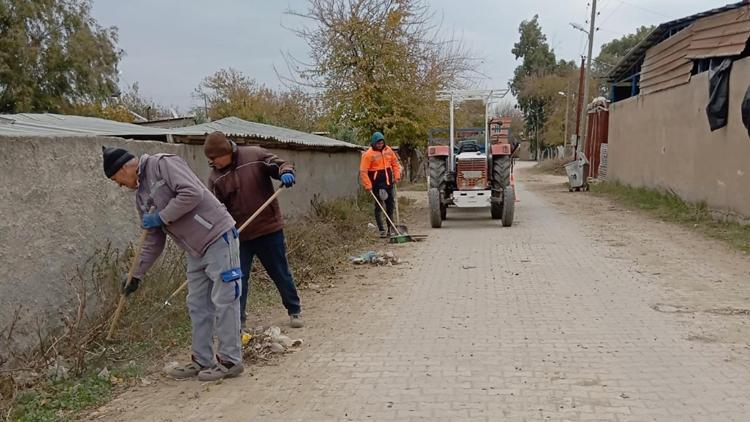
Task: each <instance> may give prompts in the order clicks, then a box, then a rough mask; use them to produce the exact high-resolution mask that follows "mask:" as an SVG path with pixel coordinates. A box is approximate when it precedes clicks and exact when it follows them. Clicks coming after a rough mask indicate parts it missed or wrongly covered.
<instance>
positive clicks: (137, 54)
mask: <svg viewBox="0 0 750 422" xmlns="http://www.w3.org/2000/svg"><path fill="white" fill-rule="evenodd" d="M728 3H730V2H728V1H721V0H625V1H623V0H599V1H598V6H597V8H598V10H599V11H600V14H599V17H598V18H597V26H598V27H599V28H600V29H599V31H598V32H597V33H596V39H595V43H594V45H595V50H594V51H595V53H594V55H595V56H596V52H597V51H598V49H599V47H600V46H601V44H602V43H605V42H607V41H610V40H612V39H613V38H619V37H620V36H622V35H624V34H627V33H630V32H632V31H633V30H634V29H635V28H636V27H638V26H640V25H654V24H659V23H661V22H665V21H669V20H672V19H676V18H680V17H684V16H687V15H691V14H693V13H697V12H701V11H704V10H708V9H712V8H715V7H719V6H723V5H725V4H728ZM93 4H94V7H93V14H94V17H95V18H96V19H97V20H98V21H99V23H100V24H101V25H103V26H116V27H117V28H118V29H119V46H120V48H122V49H123V50H125V57H124V58H123V59H122V62H121V64H120V70H121V72H122V73H121V76H120V80H121V84H122V85H126V84H131V83H133V82H138V83H139V85H140V89H141V92H142V93H143V94H144V95H146V96H148V97H151V98H153V99H155V100H156V101H157V102H160V103H164V104H167V105H175V106H178V107H179V108H180V109H181V110H182V111H187V110H188V109H190V108H191V106H193V105H195V104H196V103H197V102H196V100H195V98H193V97H192V93H193V91H194V89H195V88H196V87H197V86H198V84H199V83H200V81H201V79H203V78H204V77H206V76H208V75H210V74H212V73H214V72H215V71H216V70H218V69H220V68H227V67H233V68H236V69H238V70H240V71H242V72H244V73H245V74H247V75H249V76H252V77H253V78H255V79H256V80H257V81H259V82H262V83H265V84H266V85H268V86H270V87H273V88H279V87H281V83H280V81H279V79H278V77H277V76H276V74H275V72H274V65H276V67H277V68H279V69H284V66H285V65H284V58H283V54H282V52H286V51H288V52H291V53H292V54H294V55H296V56H298V57H305V55H306V53H307V49H306V46H305V44H304V43H303V42H302V41H301V40H299V39H298V38H296V36H295V35H294V34H293V33H292V32H290V31H289V30H288V29H286V28H285V27H284V26H286V27H299V26H300V25H301V22H300V21H299V20H298V19H295V18H293V17H291V16H288V15H285V14H284V11H285V10H287V9H289V8H292V9H297V10H304V9H305V8H306V5H307V1H305V0H190V1H180V0H148V1H147V0H128V1H122V0H94V2H93ZM428 4H429V5H430V7H431V8H432V10H433V11H434V12H435V15H436V20H437V21H438V23H441V25H442V26H441V27H442V30H443V31H444V32H445V33H446V34H451V33H452V34H454V35H455V36H457V37H458V38H461V39H463V41H464V43H465V44H466V45H467V47H469V48H470V49H471V50H472V51H473V52H474V53H475V55H476V56H477V57H478V58H481V59H482V60H483V61H484V63H483V64H482V66H483V67H482V71H483V73H485V74H486V75H488V76H489V78H490V79H488V80H486V81H483V82H482V87H483V88H503V87H505V86H506V85H507V81H508V79H509V78H510V77H511V76H512V75H513V69H514V68H515V67H516V66H517V65H518V63H517V62H516V61H515V60H514V58H513V55H512V54H511V52H510V51H511V48H512V47H513V43H515V42H516V41H517V39H518V32H517V30H518V25H519V23H521V21H523V20H524V19H529V18H531V17H533V16H534V14H538V15H539V21H540V23H541V25H542V30H543V31H544V33H545V34H547V39H548V41H549V43H550V45H551V46H552V47H553V48H554V50H555V53H556V54H557V57H558V59H559V58H564V59H568V60H573V59H575V60H580V56H581V55H582V54H585V47H586V42H585V41H586V39H585V35H584V34H583V33H581V32H579V31H577V30H575V29H573V28H571V26H570V22H575V23H579V24H582V25H585V22H586V20H587V19H588V15H589V14H590V10H589V9H588V7H587V0H428ZM586 27H587V28H588V25H586Z"/></svg>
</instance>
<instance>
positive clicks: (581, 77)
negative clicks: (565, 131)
mask: <svg viewBox="0 0 750 422" xmlns="http://www.w3.org/2000/svg"><path fill="white" fill-rule="evenodd" d="M585 65H586V58H585V57H581V72H580V75H579V77H578V96H576V143H575V148H574V151H573V158H576V157H577V155H576V152H577V151H578V145H580V144H581V109H582V108H583V80H584V79H585V78H586V75H585V72H584V69H585V67H584V66H585Z"/></svg>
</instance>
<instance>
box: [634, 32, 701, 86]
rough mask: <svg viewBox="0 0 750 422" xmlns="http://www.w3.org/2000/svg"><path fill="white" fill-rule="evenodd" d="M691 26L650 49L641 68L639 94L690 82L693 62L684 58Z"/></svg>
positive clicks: (688, 43) (690, 34) (689, 38)
mask: <svg viewBox="0 0 750 422" xmlns="http://www.w3.org/2000/svg"><path fill="white" fill-rule="evenodd" d="M692 34H693V26H692V25H691V26H689V27H687V28H685V29H683V30H682V31H680V32H679V33H677V35H675V36H673V37H671V38H668V39H667V40H665V41H663V42H661V43H659V44H657V45H655V46H654V47H651V48H650V49H648V51H646V57H645V59H643V66H642V67H641V81H640V86H641V92H642V93H643V94H650V93H652V92H657V91H661V90H664V89H668V88H672V87H675V86H678V85H682V84H686V83H688V82H690V72H691V71H692V70H693V62H691V61H690V60H689V59H687V58H686V57H685V55H686V54H687V47H688V46H689V45H690V40H691V39H692Z"/></svg>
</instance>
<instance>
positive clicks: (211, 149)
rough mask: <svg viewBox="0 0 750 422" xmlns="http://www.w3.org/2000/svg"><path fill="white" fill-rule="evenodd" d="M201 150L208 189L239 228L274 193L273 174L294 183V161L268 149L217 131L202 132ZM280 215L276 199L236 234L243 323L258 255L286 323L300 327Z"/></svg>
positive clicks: (287, 186)
mask: <svg viewBox="0 0 750 422" xmlns="http://www.w3.org/2000/svg"><path fill="white" fill-rule="evenodd" d="M203 149H204V153H205V154H206V158H208V162H209V164H210V165H211V167H212V168H213V171H212V172H211V175H210V176H209V179H208V187H209V189H210V190H211V191H212V192H213V193H214V195H216V198H218V199H219V201H221V202H222V203H223V204H224V205H226V207H227V209H228V210H229V213H230V214H231V215H232V217H234V219H235V221H236V222H237V227H240V226H241V225H242V224H243V223H244V222H245V221H246V220H247V219H248V218H249V217H250V216H251V215H253V213H255V212H256V211H257V210H258V209H259V208H260V206H261V205H262V204H263V203H264V202H266V201H267V200H268V199H269V198H270V197H271V196H272V195H273V194H274V187H273V183H272V180H271V179H277V180H280V181H281V185H282V186H283V187H286V188H290V187H292V185H294V183H295V175H294V166H292V164H291V163H288V162H285V161H283V160H281V159H280V158H279V157H277V156H275V155H273V154H271V153H270V152H268V151H267V150H265V149H263V148H261V147H256V146H243V147H238V146H237V145H236V144H235V143H234V142H232V141H231V140H229V139H228V138H227V137H226V136H225V135H224V134H223V133H221V132H213V133H211V134H209V135H208V136H207V137H206V141H205V143H204V145H203ZM283 227H284V220H283V218H282V216H281V208H280V207H279V203H278V201H276V200H274V201H273V203H271V205H269V206H268V207H267V208H266V209H265V210H263V211H262V212H261V213H260V215H259V216H258V217H257V218H256V219H255V220H254V221H253V222H252V223H251V224H250V225H248V226H247V227H246V228H245V229H244V230H243V231H242V233H240V261H241V263H242V297H241V298H240V307H241V311H240V317H241V319H242V324H243V326H244V325H245V323H246V315H245V310H246V308H247V298H248V292H249V291H250V283H249V281H250V280H249V279H250V271H251V269H252V262H253V257H255V256H257V257H258V259H260V263H261V264H263V267H264V268H265V269H266V272H267V273H268V275H269V276H270V277H271V280H273V282H274V284H276V288H277V289H278V290H279V294H280V295H281V302H282V303H283V304H284V307H285V308H286V310H287V312H288V313H289V318H290V326H291V327H292V328H301V327H302V326H303V323H302V315H301V311H302V308H301V307H300V299H299V295H298V294H297V288H296V287H295V286H294V278H293V277H292V273H291V272H290V271H289V263H288V262H287V258H286V244H285V242H284V231H283Z"/></svg>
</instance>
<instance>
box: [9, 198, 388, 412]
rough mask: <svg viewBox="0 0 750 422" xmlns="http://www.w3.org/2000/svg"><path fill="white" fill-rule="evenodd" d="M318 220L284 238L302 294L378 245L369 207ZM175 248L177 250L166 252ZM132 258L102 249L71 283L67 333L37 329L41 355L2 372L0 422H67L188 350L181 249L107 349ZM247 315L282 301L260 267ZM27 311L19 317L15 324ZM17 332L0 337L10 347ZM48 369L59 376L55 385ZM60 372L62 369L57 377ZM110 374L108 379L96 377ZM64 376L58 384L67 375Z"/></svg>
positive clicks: (20, 359) (341, 208) (152, 278)
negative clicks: (356, 253) (354, 252)
mask: <svg viewBox="0 0 750 422" xmlns="http://www.w3.org/2000/svg"><path fill="white" fill-rule="evenodd" d="M311 205H312V211H311V212H310V213H309V214H308V215H306V216H303V217H298V218H296V219H293V220H291V221H290V222H288V224H287V228H286V229H285V234H286V239H287V252H288V256H289V261H290V265H291V267H292V272H293V274H294V275H295V279H296V282H297V283H298V285H299V286H300V287H301V288H304V287H305V286H306V285H308V284H311V283H319V284H322V283H323V282H325V281H326V280H328V279H330V278H332V277H334V276H335V275H336V274H337V273H338V272H339V270H340V268H341V265H342V264H343V263H344V261H345V259H346V256H347V252H348V251H350V250H351V249H356V248H358V247H361V246H363V245H365V244H367V243H368V242H370V241H373V240H374V239H375V236H374V235H373V234H372V232H371V231H369V229H368V228H367V223H368V222H370V220H371V210H372V202H371V200H370V199H369V198H368V197H362V198H360V199H357V200H342V201H333V202H326V203H324V202H321V201H319V200H317V199H316V200H314V201H312V204H311ZM170 243H171V242H170ZM132 253H133V250H132V248H129V249H128V250H126V251H117V250H114V249H112V248H110V247H108V246H107V247H105V248H103V249H102V250H100V251H98V252H97V253H96V254H95V255H94V256H92V257H91V258H90V259H89V260H88V261H87V262H86V263H84V264H83V265H81V267H80V268H78V269H77V270H76V271H75V272H74V273H73V274H70V276H69V277H68V280H67V282H68V285H69V286H70V289H71V291H72V292H74V295H73V296H74V297H75V299H74V300H73V302H72V303H70V304H69V306H68V307H67V308H66V309H67V311H65V312H63V313H62V314H61V315H60V318H61V319H62V321H63V322H64V324H63V327H60V328H51V327H52V325H50V324H47V323H46V322H45V321H44V320H42V319H38V320H37V321H38V324H37V325H38V327H37V331H38V333H39V334H38V336H39V345H38V347H37V348H36V349H35V350H33V351H31V352H28V353H25V354H17V355H14V356H12V359H10V360H9V361H8V362H0V421H1V420H6V419H7V420H28V421H48V420H49V421H58V420H59V421H64V420H68V419H69V418H71V417H72V416H74V415H75V414H76V413H77V412H79V411H81V410H83V409H86V408H89V407H92V406H96V405H100V404H101V403H102V402H104V401H106V400H108V399H109V397H110V396H111V394H112V392H113V391H114V390H115V389H116V388H118V387H122V386H127V385H128V384H129V383H131V382H138V377H140V376H141V375H142V374H143V373H147V372H149V371H151V370H154V369H156V368H157V367H160V366H161V364H162V363H163V359H164V356H166V355H168V354H170V353H172V352H173V351H175V350H178V349H182V348H184V347H186V346H187V345H188V344H189V340H190V322H189V318H188V314H187V310H186V306H185V294H186V293H185V292H182V293H181V294H178V295H177V296H176V297H175V298H172V299H171V300H170V302H171V305H170V306H163V304H164V301H165V299H166V298H167V297H168V296H169V295H170V294H171V293H172V292H173V291H174V290H175V289H177V287H178V286H179V285H180V284H182V282H183V281H184V277H185V275H184V274H185V259H184V255H183V253H182V252H180V251H178V250H177V249H176V248H175V247H170V248H168V249H167V250H166V251H165V253H164V254H163V257H162V258H161V259H160V261H159V262H158V263H157V265H155V266H154V268H153V269H152V270H151V271H150V272H149V274H148V276H147V277H146V279H145V280H144V281H143V282H142V283H141V287H140V289H139V290H138V291H137V292H136V293H135V294H133V295H131V296H130V297H129V298H128V304H127V307H126V309H125V311H124V312H123V316H122V318H121V320H120V322H119V325H118V329H117V331H116V335H115V336H116V342H114V343H108V342H106V341H105V337H106V329H107V327H108V325H109V321H110V318H111V315H112V313H113V311H114V309H115V307H116V303H117V300H118V298H119V283H120V277H121V275H122V274H126V273H127V266H128V265H129V263H130V259H131V257H132ZM252 277H253V282H254V283H253V290H252V293H251V303H249V304H248V305H249V306H250V307H254V308H256V310H257V309H258V308H260V309H262V308H263V307H264V306H268V305H269V304H271V303H274V304H275V303H276V302H278V298H277V296H278V293H277V292H276V289H275V287H274V286H273V283H271V282H270V280H269V279H268V277H267V275H266V274H265V270H263V269H262V266H260V265H255V266H254V271H253V275H252ZM22 311H23V309H20V308H19V310H18V315H19V318H20V315H21V313H22ZM14 330H15V323H14V324H11V325H10V326H8V327H6V328H5V330H4V331H3V332H1V333H0V337H3V338H5V339H10V338H11V337H12V336H13V331H14ZM50 368H53V369H54V368H58V370H57V372H58V374H57V375H60V376H59V377H55V376H51V375H54V374H52V372H54V371H51V370H50ZM61 368H64V369H61ZM102 368H108V369H109V371H110V372H111V373H112V377H111V378H110V379H102V378H100V377H98V376H97V373H98V372H99V371H100V370H101V369H102ZM63 372H64V373H65V376H62V375H63V374H62V373H63Z"/></svg>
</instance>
